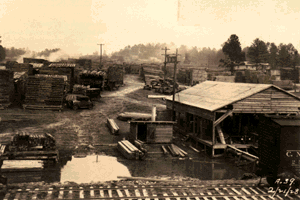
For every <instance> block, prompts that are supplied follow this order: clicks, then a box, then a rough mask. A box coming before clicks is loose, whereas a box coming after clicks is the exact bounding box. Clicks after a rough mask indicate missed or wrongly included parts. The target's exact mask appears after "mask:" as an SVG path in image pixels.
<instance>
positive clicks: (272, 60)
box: [269, 43, 278, 69]
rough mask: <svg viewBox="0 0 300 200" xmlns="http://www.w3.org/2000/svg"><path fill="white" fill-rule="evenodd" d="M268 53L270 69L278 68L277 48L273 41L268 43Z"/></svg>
mask: <svg viewBox="0 0 300 200" xmlns="http://www.w3.org/2000/svg"><path fill="white" fill-rule="evenodd" d="M269 55H270V56H269V64H270V66H271V69H278V48H277V46H276V45H275V44H274V43H271V44H270V50H269Z"/></svg>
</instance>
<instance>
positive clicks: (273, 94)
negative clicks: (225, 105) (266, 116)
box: [233, 87, 300, 113]
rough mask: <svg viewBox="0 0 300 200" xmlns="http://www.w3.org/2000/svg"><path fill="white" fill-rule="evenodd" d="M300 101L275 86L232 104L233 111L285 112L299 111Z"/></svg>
mask: <svg viewBox="0 0 300 200" xmlns="http://www.w3.org/2000/svg"><path fill="white" fill-rule="evenodd" d="M299 107H300V101H299V100H298V99H297V98H295V97H293V96H292V95H289V94H287V93H285V92H283V91H281V90H279V89H277V88H275V87H271V88H268V89H266V90H264V91H261V92H259V93H257V94H254V95H252V96H250V97H247V98H245V99H243V100H241V101H238V102H236V103H234V104H233V110H234V112H240V113H277V112H278V113H286V112H289V113H290V112H295V113H296V112H299V109H298V108H299Z"/></svg>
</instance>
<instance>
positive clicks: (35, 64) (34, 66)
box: [29, 63, 44, 69]
mask: <svg viewBox="0 0 300 200" xmlns="http://www.w3.org/2000/svg"><path fill="white" fill-rule="evenodd" d="M29 64H30V65H32V67H33V68H34V69H36V68H41V67H43V65H44V64H43V63H29Z"/></svg>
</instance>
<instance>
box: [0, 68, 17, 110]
mask: <svg viewBox="0 0 300 200" xmlns="http://www.w3.org/2000/svg"><path fill="white" fill-rule="evenodd" d="M13 94H14V73H13V72H12V71H11V70H0V107H7V106H9V105H10V104H11V101H12V98H13Z"/></svg>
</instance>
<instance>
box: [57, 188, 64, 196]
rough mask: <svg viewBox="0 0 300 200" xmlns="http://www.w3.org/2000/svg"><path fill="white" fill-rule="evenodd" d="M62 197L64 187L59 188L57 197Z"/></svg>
mask: <svg viewBox="0 0 300 200" xmlns="http://www.w3.org/2000/svg"><path fill="white" fill-rule="evenodd" d="M63 198H64V188H60V190H59V195H58V199H63Z"/></svg>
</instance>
